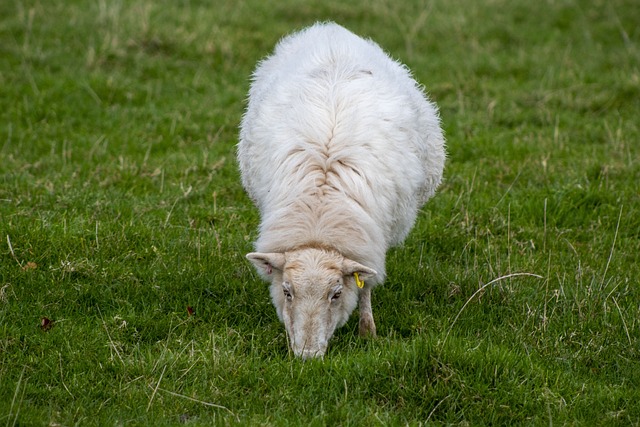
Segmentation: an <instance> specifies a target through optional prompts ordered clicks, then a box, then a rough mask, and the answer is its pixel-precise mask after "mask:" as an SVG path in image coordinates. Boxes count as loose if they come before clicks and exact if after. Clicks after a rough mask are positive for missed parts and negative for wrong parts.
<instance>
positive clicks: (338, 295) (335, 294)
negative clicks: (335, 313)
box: [331, 291, 342, 301]
mask: <svg viewBox="0 0 640 427" xmlns="http://www.w3.org/2000/svg"><path fill="white" fill-rule="evenodd" d="M340 295H342V291H336V292H335V293H334V294H333V295H331V301H335V300H337V299H338V298H340Z"/></svg>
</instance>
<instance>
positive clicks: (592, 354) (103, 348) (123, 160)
mask: <svg viewBox="0 0 640 427" xmlns="http://www.w3.org/2000/svg"><path fill="white" fill-rule="evenodd" d="M324 19H332V20H335V21H337V22H339V23H341V24H343V25H345V26H347V27H349V28H350V29H352V30H354V31H356V32H358V33H360V34H363V35H365V36H369V37H372V38H374V39H375V40H376V41H378V42H379V43H380V44H381V45H382V46H383V47H384V48H385V49H386V50H388V51H389V52H391V53H392V55H393V56H394V57H397V58H399V59H400V60H402V61H403V62H405V63H406V64H407V65H408V66H409V67H410V68H411V69H412V70H414V73H415V76H416V77H417V79H418V80H419V81H420V82H422V83H423V84H424V85H425V86H426V87H427V88H428V91H429V93H430V94H431V96H432V98H433V99H434V101H436V102H437V104H438V105H439V107H440V109H441V113H442V120H443V126H444V127H445V129H446V132H447V139H448V147H449V161H448V164H447V168H446V182H445V184H444V185H443V186H442V188H441V190H440V192H439V193H438V195H437V196H436V197H435V198H434V199H433V200H432V201H431V202H430V203H429V204H428V205H427V206H426V207H425V209H424V210H423V212H422V214H421V215H420V217H419V220H418V222H417V224H416V227H415V229H414V231H413V232H412V233H411V235H410V237H409V238H408V240H407V241H406V243H405V245H404V246H403V247H401V248H397V249H394V250H392V251H390V253H389V255H388V273H389V277H388V280H387V282H386V284H385V286H383V287H380V288H378V289H377V290H376V291H375V292H374V307H373V309H374V315H375V317H376V320H377V326H378V331H379V338H378V339H376V340H371V341H366V340H362V339H360V338H358V337H357V316H355V315H354V316H353V318H352V319H351V320H350V321H349V323H348V324H347V325H346V326H345V327H343V328H342V329H340V330H339V331H338V332H337V334H336V336H335V337H334V339H333V340H332V343H331V346H330V349H329V352H328V354H327V356H326V357H325V358H324V360H313V361H308V362H302V361H300V360H297V359H294V358H293V357H292V355H291V354H290V353H289V352H288V350H287V346H286V341H285V335H284V328H283V327H282V325H280V324H279V322H278V320H277V316H276V314H275V310H274V309H273V307H272V305H271V303H270V300H269V295H268V290H267V286H266V285H265V284H263V283H261V282H260V281H259V279H258V277H257V275H256V274H255V273H254V272H253V270H252V269H251V268H250V266H249V264H248V263H247V262H246V260H245V259H244V254H245V253H246V252H248V251H250V250H251V249H252V241H253V240H254V239H255V237H256V229H257V225H258V221H259V218H258V215H257V212H256V210H255V209H254V208H253V206H252V205H251V203H250V201H249V200H248V198H247V197H246V195H245V194H244V192H243V190H242V187H241V185H240V180H239V175H238V171H237V167H236V163H235V155H234V145H235V144H236V141H237V125H238V123H239V120H240V117H241V115H242V112H243V108H244V105H245V97H246V93H247V90H248V85H249V76H250V73H251V71H252V69H253V67H254V66H255V64H256V62H257V61H258V60H259V59H260V58H261V57H263V56H264V55H265V54H267V53H268V52H269V51H270V50H271V49H272V47H273V45H274V43H275V42H276V41H277V40H278V39H279V38H280V37H281V36H282V35H284V34H286V33H288V32H291V31H293V30H294V29H297V28H300V27H302V26H304V25H307V24H310V23H312V22H314V21H316V20H324ZM639 22H640V4H639V3H638V2H637V1H635V0H607V1H604V0H590V1H579V0H559V1H551V0H543V1H539V2H531V1H506V0H494V1H487V2H479V1H473V0H454V1H447V0H433V1H428V2H417V1H411V2H409V1H407V2H392V1H385V0H373V1H370V2H362V4H359V5H358V4H354V3H346V2H340V1H333V0H332V1H320V0H318V1H316V0H313V1H308V2H301V1H293V0H286V1H283V2H277V3H276V4H272V3H269V2H264V1H257V0H247V1H235V2H205V1H195V0H194V1H186V0H185V1H180V2H170V1H159V2H152V1H149V0H136V1H131V2H125V1H98V2H81V1H66V2H48V1H36V0H12V1H5V2H2V3H0V425H6V426H14V425H65V426H70V425H183V424H184V425H210V424H212V423H213V424H241V425H289V424H292V425H296V424H299V425H308V424H311V425H405V424H408V425H421V424H422V425H424V424H431V423H433V424H454V425H456V424H461V425H518V424H533V425H561V424H571V425H625V426H626V425H638V424H640V404H639V403H638V402H639V401H640V304H639V301H640V284H639V279H638V277H640V267H639V265H640V263H639V256H638V254H639V253H640V192H639V190H638V188H639V184H638V183H639V182H640V142H639V141H640V129H639V126H640V121H639V116H638V113H639V112H640V26H638V23H639ZM519 273H527V274H529V275H518V274H519ZM532 275H537V276H539V278H538V277H534V276H532ZM491 281H494V282H493V283H490V282H491ZM187 307H191V308H192V309H193V311H194V314H193V315H192V316H189V315H188V312H187ZM43 318H47V319H50V320H51V321H53V323H52V325H53V326H52V327H50V328H42V327H41V322H42V319H43Z"/></svg>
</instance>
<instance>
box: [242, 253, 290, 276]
mask: <svg viewBox="0 0 640 427" xmlns="http://www.w3.org/2000/svg"><path fill="white" fill-rule="evenodd" d="M247 259H248V260H249V261H251V262H252V263H253V265H255V266H256V268H257V269H258V271H259V272H260V273H262V274H264V275H267V276H268V275H270V274H272V273H273V270H280V271H282V270H283V269H284V263H285V259H284V254H281V253H268V254H264V253H260V252H252V253H250V254H247Z"/></svg>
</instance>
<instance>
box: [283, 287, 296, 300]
mask: <svg viewBox="0 0 640 427" xmlns="http://www.w3.org/2000/svg"><path fill="white" fill-rule="evenodd" d="M282 291H283V292H284V297H285V298H286V299H287V301H291V300H292V299H293V295H291V291H290V290H289V289H283V290H282Z"/></svg>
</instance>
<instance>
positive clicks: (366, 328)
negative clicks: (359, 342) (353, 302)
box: [358, 286, 376, 338]
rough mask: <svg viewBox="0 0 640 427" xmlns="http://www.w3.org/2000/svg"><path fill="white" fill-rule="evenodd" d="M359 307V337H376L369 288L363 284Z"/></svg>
mask: <svg viewBox="0 0 640 427" xmlns="http://www.w3.org/2000/svg"><path fill="white" fill-rule="evenodd" d="M358 306H359V309H360V323H359V333H360V336H361V337H371V338H375V337H376V324H375V322H374V321H373V313H372V312H371V288H370V287H368V286H365V287H364V289H362V290H361V291H360V296H359V300H358Z"/></svg>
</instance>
